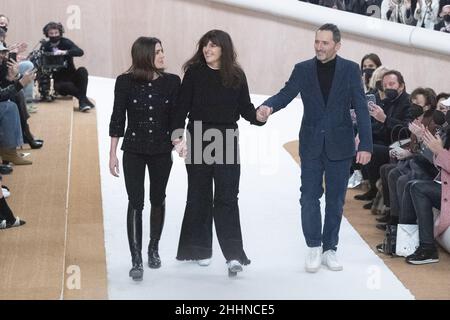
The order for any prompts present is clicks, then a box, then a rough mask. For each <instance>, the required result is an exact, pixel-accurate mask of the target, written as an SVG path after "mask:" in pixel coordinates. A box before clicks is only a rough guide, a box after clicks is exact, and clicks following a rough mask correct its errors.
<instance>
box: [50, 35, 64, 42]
mask: <svg viewBox="0 0 450 320" xmlns="http://www.w3.org/2000/svg"><path fill="white" fill-rule="evenodd" d="M48 38H49V39H50V42H51V43H57V42H58V41H59V40H61V36H58V37H48Z"/></svg>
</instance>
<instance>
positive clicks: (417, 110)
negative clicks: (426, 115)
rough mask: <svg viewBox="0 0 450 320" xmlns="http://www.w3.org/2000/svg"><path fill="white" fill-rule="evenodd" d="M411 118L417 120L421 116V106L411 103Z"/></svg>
mask: <svg viewBox="0 0 450 320" xmlns="http://www.w3.org/2000/svg"><path fill="white" fill-rule="evenodd" d="M409 111H410V113H411V116H412V118H413V119H417V118H418V117H420V116H421V115H423V108H422V106H419V105H418V104H415V103H413V104H412V105H411V108H410V109H409Z"/></svg>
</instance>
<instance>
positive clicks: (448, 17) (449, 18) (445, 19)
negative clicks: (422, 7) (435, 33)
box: [444, 14, 450, 23]
mask: <svg viewBox="0 0 450 320" xmlns="http://www.w3.org/2000/svg"><path fill="white" fill-rule="evenodd" d="M444 21H445V22H448V23H450V14H447V15H445V16H444Z"/></svg>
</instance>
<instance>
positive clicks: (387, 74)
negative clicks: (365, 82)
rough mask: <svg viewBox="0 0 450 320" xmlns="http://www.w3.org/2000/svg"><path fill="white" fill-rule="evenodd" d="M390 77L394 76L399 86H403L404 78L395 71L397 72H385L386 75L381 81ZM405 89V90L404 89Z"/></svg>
mask: <svg viewBox="0 0 450 320" xmlns="http://www.w3.org/2000/svg"><path fill="white" fill-rule="evenodd" d="M391 75H394V76H396V77H397V81H398V83H399V84H403V85H405V78H403V75H402V74H401V73H400V71H397V70H391V71H388V72H386V73H385V74H384V75H383V79H384V78H385V77H387V76H391ZM405 89H406V88H405Z"/></svg>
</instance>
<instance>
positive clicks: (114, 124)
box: [109, 73, 181, 154]
mask: <svg viewBox="0 0 450 320" xmlns="http://www.w3.org/2000/svg"><path fill="white" fill-rule="evenodd" d="M180 82H181V80H180V78H179V77H178V76H177V75H174V74H169V73H164V74H163V75H162V76H160V77H159V78H158V79H156V80H153V81H150V82H139V81H136V80H134V79H133V76H132V75H131V74H122V75H120V76H119V77H118V78H117V80H116V86H115V92H114V94H115V99H114V108H113V113H112V115H111V122H110V125H109V135H110V136H111V137H124V141H123V144H122V150H124V151H128V152H134V153H141V154H160V153H165V152H171V150H172V149H173V146H172V141H171V134H172V128H173V127H174V124H173V123H174V111H175V110H174V102H175V100H176V98H177V95H178V91H179V88H180ZM126 118H128V127H127V129H126V131H125V119H126Z"/></svg>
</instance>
